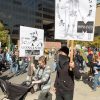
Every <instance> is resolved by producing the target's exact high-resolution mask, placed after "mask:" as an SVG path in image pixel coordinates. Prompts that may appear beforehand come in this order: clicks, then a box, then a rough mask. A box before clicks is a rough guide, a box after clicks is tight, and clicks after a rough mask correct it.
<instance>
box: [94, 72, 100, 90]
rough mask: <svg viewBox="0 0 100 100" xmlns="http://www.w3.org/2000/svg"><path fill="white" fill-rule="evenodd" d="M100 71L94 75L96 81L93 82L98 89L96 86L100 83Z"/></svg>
mask: <svg viewBox="0 0 100 100" xmlns="http://www.w3.org/2000/svg"><path fill="white" fill-rule="evenodd" d="M99 78H100V71H99V72H98V74H95V75H94V82H93V89H94V90H96V87H97V86H99V85H100V80H99Z"/></svg>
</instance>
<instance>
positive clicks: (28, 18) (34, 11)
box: [0, 0, 55, 42]
mask: <svg viewBox="0 0 100 100" xmlns="http://www.w3.org/2000/svg"><path fill="white" fill-rule="evenodd" d="M54 1H55V0H0V21H2V22H3V23H4V25H5V26H6V28H8V29H9V30H10V36H11V39H12V41H13V42H15V40H17V39H19V27H20V25H23V26H28V27H35V28H40V29H44V31H45V36H47V34H50V33H52V31H50V29H52V27H53V26H54V6H55V4H54ZM53 31H54V30H53Z"/></svg>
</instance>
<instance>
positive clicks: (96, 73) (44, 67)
mask: <svg viewBox="0 0 100 100" xmlns="http://www.w3.org/2000/svg"><path fill="white" fill-rule="evenodd" d="M53 55H54V67H55V71H56V78H55V82H54V88H53V91H54V92H55V94H56V100H73V94H74V79H78V80H79V79H81V77H82V74H83V73H84V74H86V72H85V69H86V68H87V67H88V68H89V69H90V70H89V71H88V77H92V79H93V80H92V83H93V85H92V89H93V90H94V91H96V88H97V87H98V86H100V79H99V78H100V52H98V50H94V49H90V48H88V49H86V48H85V49H75V50H74V54H73V56H74V57H73V61H70V57H69V55H70V49H69V48H68V47H66V46H62V47H61V48H60V49H59V50H58V51H57V52H55V54H53ZM36 62H37V63H33V62H31V58H30V57H19V51H18V49H15V50H14V51H13V52H11V51H9V49H8V48H7V49H5V50H4V51H2V50H1V51H0V74H2V73H3V70H6V69H7V68H8V69H9V74H10V73H13V74H14V75H18V74H20V73H23V72H24V71H27V78H26V80H27V81H29V80H30V81H31V82H32V84H33V88H32V89H31V90H33V93H34V92H36V91H38V90H41V92H40V95H39V97H38V100H48V98H49V100H52V97H51V96H50V92H49V90H50V88H51V66H48V64H47V58H46V57H45V56H41V57H39V59H38V60H36ZM26 68H27V70H26ZM89 81H90V80H89Z"/></svg>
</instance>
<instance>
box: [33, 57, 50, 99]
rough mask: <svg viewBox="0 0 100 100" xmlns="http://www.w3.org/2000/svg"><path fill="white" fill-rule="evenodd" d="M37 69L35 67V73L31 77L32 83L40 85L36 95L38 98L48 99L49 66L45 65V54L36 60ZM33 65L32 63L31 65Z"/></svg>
mask: <svg viewBox="0 0 100 100" xmlns="http://www.w3.org/2000/svg"><path fill="white" fill-rule="evenodd" d="M38 63H39V65H38V69H35V68H33V69H35V71H34V72H35V75H34V77H33V78H32V80H34V81H32V84H38V86H39V87H40V90H41V92H40V95H39V97H38V100H48V97H49V94H50V93H49V90H50V86H51V78H50V76H51V68H50V67H49V66H47V61H46V58H45V56H41V57H40V58H39V60H38ZM32 66H33V67H35V66H34V64H33V65H32Z"/></svg>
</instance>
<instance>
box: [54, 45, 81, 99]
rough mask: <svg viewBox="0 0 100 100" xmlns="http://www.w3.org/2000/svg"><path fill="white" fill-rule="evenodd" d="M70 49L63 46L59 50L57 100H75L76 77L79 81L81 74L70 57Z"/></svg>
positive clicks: (56, 85)
mask: <svg viewBox="0 0 100 100" xmlns="http://www.w3.org/2000/svg"><path fill="white" fill-rule="evenodd" d="M68 55H69V49H68V48H67V47H66V46H63V47H61V48H60V49H59V60H58V65H57V73H56V79H55V83H54V87H55V88H54V89H55V92H56V100H73V94H74V93H73V92H74V76H75V77H76V78H77V79H79V78H80V77H81V75H80V72H79V70H78V68H77V66H75V64H74V62H70V59H69V57H68Z"/></svg>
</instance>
